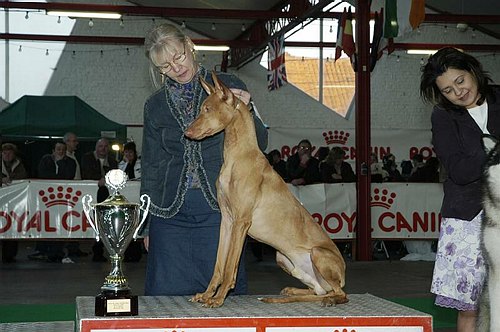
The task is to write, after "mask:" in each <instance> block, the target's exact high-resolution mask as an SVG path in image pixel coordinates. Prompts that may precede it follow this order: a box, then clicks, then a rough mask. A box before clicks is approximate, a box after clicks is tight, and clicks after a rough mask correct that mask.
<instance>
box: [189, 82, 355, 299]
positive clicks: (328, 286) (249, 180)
mask: <svg viewBox="0 0 500 332" xmlns="http://www.w3.org/2000/svg"><path fill="white" fill-rule="evenodd" d="M212 77H213V80H214V82H215V87H214V86H211V85H210V84H208V83H207V82H206V81H205V80H203V78H202V79H201V83H202V85H203V87H204V89H205V90H206V91H207V93H208V94H209V97H208V98H207V99H206V100H205V101H204V103H203V105H202V106H201V111H200V115H199V116H198V117H197V118H196V120H195V121H193V123H192V124H191V125H190V126H189V128H187V130H186V132H185V134H186V136H187V137H189V138H192V139H196V140H200V139H203V138H205V137H207V136H211V135H214V134H216V133H218V132H220V131H222V130H225V137H224V164H223V165H222V169H221V171H220V174H219V178H218V180H217V199H218V202H219V205H220V209H221V213H222V221H221V231H220V240H219V247H218V252H217V261H216V264H215V270H214V274H213V276H212V280H211V281H210V284H209V285H208V287H207V290H206V291H205V292H204V293H198V294H196V295H195V296H194V297H193V298H192V299H191V301H195V302H202V303H203V305H204V306H205V307H220V306H221V305H222V304H223V303H224V299H225V297H226V295H227V293H228V292H229V290H230V289H232V288H234V286H235V282H236V273H237V269H238V264H239V260H240V256H241V253H242V250H243V245H244V243H245V237H246V235H247V234H248V235H250V236H251V237H252V238H254V239H256V240H257V241H260V242H263V243H266V244H268V245H270V246H272V247H274V248H275V249H276V250H277V253H276V260H277V263H278V265H279V266H280V267H281V268H282V269H283V270H285V271H286V272H287V273H289V274H290V275H292V276H293V277H295V278H297V279H299V280H300V281H302V282H303V283H304V284H305V285H307V287H308V289H298V288H293V287H287V288H285V289H283V290H282V291H281V294H282V295H287V296H286V297H278V298H264V299H261V300H262V301H264V302H268V303H278V302H279V303H286V302H297V301H322V304H323V305H326V306H330V305H334V304H335V303H345V302H347V301H348V300H347V296H346V294H345V293H344V291H343V290H342V287H343V286H344V283H345V262H344V259H343V258H342V255H341V254H340V252H339V250H338V248H337V246H336V245H335V244H334V243H333V241H332V240H331V239H330V238H329V237H328V235H327V234H326V232H325V231H324V230H323V229H322V228H321V226H319V225H318V224H317V223H316V222H314V220H313V218H312V217H311V215H310V214H309V213H308V212H307V210H306V209H305V208H304V207H303V206H302V204H301V203H300V202H299V201H298V200H297V199H296V198H295V197H294V196H293V194H292V193H291V192H290V191H289V190H288V187H287V185H286V183H285V182H284V181H283V180H282V178H281V177H280V176H279V175H278V174H277V173H276V172H275V171H274V170H273V169H272V167H271V165H270V164H269V162H268V161H267V159H266V158H265V156H264V155H263V153H262V152H261V151H260V150H259V147H258V145H257V137H256V134H255V126H254V120H253V117H252V114H251V113H250V111H249V109H248V107H247V106H246V105H245V104H244V103H242V102H241V101H240V100H239V99H237V98H236V97H235V96H234V95H233V93H232V92H231V91H230V90H229V89H228V88H227V87H225V86H224V85H223V84H222V83H221V82H220V81H219V80H218V79H217V76H216V75H215V74H214V73H212Z"/></svg>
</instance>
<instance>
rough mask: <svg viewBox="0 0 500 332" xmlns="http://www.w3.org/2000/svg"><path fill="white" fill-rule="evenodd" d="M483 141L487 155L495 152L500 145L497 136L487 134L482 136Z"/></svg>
mask: <svg viewBox="0 0 500 332" xmlns="http://www.w3.org/2000/svg"><path fill="white" fill-rule="evenodd" d="M481 141H482V143H483V149H484V151H486V153H490V151H491V150H493V149H494V148H495V146H496V145H497V144H498V139H497V138H496V137H495V136H492V135H487V134H485V135H483V136H481Z"/></svg>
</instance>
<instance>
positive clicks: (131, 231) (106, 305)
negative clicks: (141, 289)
mask: <svg viewBox="0 0 500 332" xmlns="http://www.w3.org/2000/svg"><path fill="white" fill-rule="evenodd" d="M105 179H106V186H107V187H108V188H109V189H110V190H111V191H112V194H111V195H110V196H109V197H108V198H107V199H106V200H105V201H103V202H101V203H96V204H92V196H91V195H89V194H87V195H85V196H84V197H83V199H82V203H83V211H84V212H85V215H86V216H87V219H88V221H89V223H90V226H92V228H93V229H94V231H95V233H96V240H97V241H99V240H102V242H103V244H104V247H106V250H107V251H108V253H109V257H110V259H111V272H110V273H109V274H108V276H107V277H106V278H105V281H104V284H103V285H102V287H101V293H100V294H99V295H98V296H96V307H95V314H96V315H97V316H127V315H137V314H138V306H137V296H136V295H130V287H129V285H128V281H127V278H126V277H125V275H124V274H123V270H122V260H123V253H124V252H125V250H126V249H127V247H128V245H129V244H130V241H132V239H134V240H135V239H137V235H138V233H139V230H140V229H141V227H142V225H143V224H144V222H145V221H146V217H147V214H148V211H149V205H150V202H151V200H150V198H149V196H148V195H146V194H143V195H141V197H140V200H141V205H140V206H139V204H137V203H131V202H129V201H127V199H126V198H125V197H124V196H123V195H121V194H120V193H119V190H120V189H122V188H124V187H125V184H126V182H127V175H126V174H125V172H123V171H122V170H119V169H113V170H110V171H109V172H108V173H106V177H105ZM141 211H142V217H141Z"/></svg>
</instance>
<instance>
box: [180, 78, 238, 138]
mask: <svg viewBox="0 0 500 332" xmlns="http://www.w3.org/2000/svg"><path fill="white" fill-rule="evenodd" d="M212 79H213V81H214V85H211V84H209V83H208V82H207V81H205V80H204V79H203V77H200V82H201V85H202V86H203V88H204V89H205V91H206V92H207V93H208V97H207V99H205V101H204V102H203V104H202V105H201V109H200V114H199V115H198V117H197V118H196V119H195V120H194V121H193V122H192V123H191V124H190V125H189V127H188V128H187V129H186V131H185V132H184V134H185V135H186V136H187V137H189V138H191V139H195V140H200V139H203V138H205V137H208V136H212V135H215V134H217V133H218V132H221V131H222V130H224V129H225V128H226V126H227V125H228V124H229V123H231V121H232V119H233V117H234V115H235V114H236V112H237V111H236V108H237V107H238V106H239V105H240V100H239V99H238V98H236V97H235V96H234V94H233V93H232V92H231V90H229V88H228V87H226V86H225V85H224V84H223V83H222V82H221V81H220V80H219V79H218V77H217V75H215V72H212Z"/></svg>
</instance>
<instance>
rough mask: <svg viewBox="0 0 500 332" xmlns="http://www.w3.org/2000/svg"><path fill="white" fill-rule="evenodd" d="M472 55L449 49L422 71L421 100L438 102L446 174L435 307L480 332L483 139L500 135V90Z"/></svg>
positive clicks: (438, 146)
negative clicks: (452, 312) (450, 310)
mask: <svg viewBox="0 0 500 332" xmlns="http://www.w3.org/2000/svg"><path fill="white" fill-rule="evenodd" d="M490 81H491V79H490V77H489V75H488V74H487V73H486V72H485V71H484V70H483V68H482V65H481V63H480V62H479V61H478V60H477V59H476V58H474V57H473V56H471V55H468V54H466V53H463V52H461V51H459V50H457V49H455V48H452V47H447V48H443V49H441V50H439V51H438V52H437V53H436V54H434V55H433V56H431V57H430V58H429V60H428V63H427V64H426V65H425V66H424V67H423V69H422V76H421V82H420V95H421V96H422V98H423V100H424V101H427V102H431V103H434V104H435V106H434V110H433V112H432V116H431V122H432V142H433V145H434V148H435V150H436V154H437V157H438V158H439V160H440V161H441V163H442V164H443V166H444V168H445V169H446V172H447V179H446V181H445V183H444V186H443V189H444V199H443V203H442V207H441V216H442V221H441V233H440V236H439V242H438V250H437V256H436V263H435V266H434V275H433V280H432V286H431V292H432V293H434V294H436V305H439V306H443V307H447V308H454V309H456V310H458V319H457V331H467V332H470V331H475V322H476V317H477V307H478V299H479V296H480V294H481V290H482V287H483V283H484V280H485V277H486V268H485V263H484V259H483V255H482V253H481V248H480V240H479V239H480V226H481V221H482V207H481V181H480V178H481V173H482V170H483V166H484V163H485V159H486V154H485V152H484V151H483V149H482V146H481V135H483V134H484V133H489V134H492V135H496V136H498V135H499V134H500V89H498V88H494V87H492V86H491V85H489V83H490Z"/></svg>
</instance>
